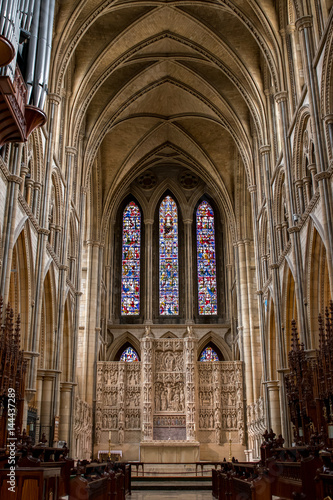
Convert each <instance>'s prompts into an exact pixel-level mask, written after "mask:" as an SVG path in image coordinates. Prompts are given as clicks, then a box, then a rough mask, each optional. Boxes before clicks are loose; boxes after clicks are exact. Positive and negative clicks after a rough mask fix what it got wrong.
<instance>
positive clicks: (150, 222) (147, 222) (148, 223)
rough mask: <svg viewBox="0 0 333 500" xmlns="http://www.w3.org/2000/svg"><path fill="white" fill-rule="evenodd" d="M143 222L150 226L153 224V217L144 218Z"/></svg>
mask: <svg viewBox="0 0 333 500" xmlns="http://www.w3.org/2000/svg"><path fill="white" fill-rule="evenodd" d="M144 224H145V225H146V224H147V225H148V226H149V225H151V226H152V225H153V224H154V219H145V220H144Z"/></svg>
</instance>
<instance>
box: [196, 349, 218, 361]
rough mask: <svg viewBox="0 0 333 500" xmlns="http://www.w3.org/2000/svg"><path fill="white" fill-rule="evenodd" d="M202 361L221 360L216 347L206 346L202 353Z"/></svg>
mask: <svg viewBox="0 0 333 500" xmlns="http://www.w3.org/2000/svg"><path fill="white" fill-rule="evenodd" d="M200 361H219V357H218V355H217V353H216V352H215V351H214V349H212V348H211V347H206V349H204V350H203V351H202V353H201V356H200Z"/></svg>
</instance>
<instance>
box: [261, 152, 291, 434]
mask: <svg viewBox="0 0 333 500" xmlns="http://www.w3.org/2000/svg"><path fill="white" fill-rule="evenodd" d="M270 151H271V148H270V146H269V145H264V146H262V147H261V148H260V153H261V155H262V159H263V167H264V168H263V170H264V179H265V191H266V200H267V215H268V217H267V219H268V230H269V237H270V242H271V257H272V259H271V266H270V268H271V273H272V281H273V299H274V308H275V314H274V317H275V330H276V337H277V343H278V349H279V360H280V366H279V367H278V368H279V369H280V370H283V369H284V368H285V366H286V348H285V341H284V334H283V330H282V321H281V314H282V300H281V286H280V276H279V268H278V265H277V260H278V257H277V243H276V237H275V233H274V218H273V209H272V199H273V195H272V189H271V179H270ZM261 307H262V308H263V304H262V305H261ZM263 354H264V356H267V352H265V353H263ZM280 373H281V375H280V377H281V410H282V415H283V423H282V426H283V435H284V437H285V439H286V440H288V439H289V438H290V436H289V423H288V420H287V400H286V396H285V391H284V375H283V374H284V372H283V371H282V372H280ZM267 375H268V372H267V370H266V376H267ZM267 380H268V378H264V381H267ZM277 390H279V388H278V389H277ZM266 403H267V406H268V412H267V413H266V419H267V425H268V426H270V425H272V422H271V413H272V411H271V408H270V398H269V394H268V392H267V390H266ZM274 411H275V410H274ZM280 427H281V422H280ZM274 432H276V431H275V429H274Z"/></svg>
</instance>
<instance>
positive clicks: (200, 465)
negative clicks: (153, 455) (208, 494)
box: [127, 461, 224, 477]
mask: <svg viewBox="0 0 333 500" xmlns="http://www.w3.org/2000/svg"><path fill="white" fill-rule="evenodd" d="M127 463H129V464H131V466H132V475H133V476H137V477H138V476H140V477H149V476H154V477H157V476H161V477H166V476H206V477H209V476H211V475H212V467H214V469H217V468H218V467H221V466H222V464H223V463H224V462H206V461H201V462H184V463H178V464H177V463H175V462H163V463H156V462H136V461H134V462H127ZM161 468H163V469H165V470H161ZM189 469H190V470H189Z"/></svg>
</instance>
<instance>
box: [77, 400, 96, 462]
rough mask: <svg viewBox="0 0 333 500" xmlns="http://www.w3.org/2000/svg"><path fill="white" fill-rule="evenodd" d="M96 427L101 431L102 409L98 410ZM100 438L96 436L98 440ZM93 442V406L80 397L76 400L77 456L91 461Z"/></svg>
mask: <svg viewBox="0 0 333 500" xmlns="http://www.w3.org/2000/svg"><path fill="white" fill-rule="evenodd" d="M95 417H96V427H97V429H100V426H101V422H102V416H101V408H100V407H98V406H97V409H96V416H95ZM97 421H98V424H97ZM97 437H98V436H96V439H97ZM91 441H92V409H91V406H90V405H89V404H88V403H86V402H85V401H82V400H81V399H80V398H79V397H78V396H76V398H75V415H74V442H75V443H76V450H75V455H76V456H77V457H82V458H84V459H89V458H90V454H91Z"/></svg>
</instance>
